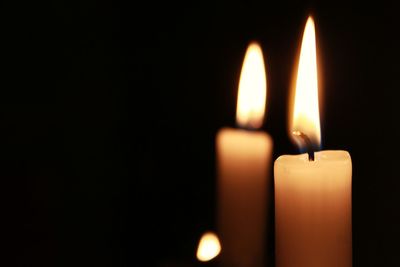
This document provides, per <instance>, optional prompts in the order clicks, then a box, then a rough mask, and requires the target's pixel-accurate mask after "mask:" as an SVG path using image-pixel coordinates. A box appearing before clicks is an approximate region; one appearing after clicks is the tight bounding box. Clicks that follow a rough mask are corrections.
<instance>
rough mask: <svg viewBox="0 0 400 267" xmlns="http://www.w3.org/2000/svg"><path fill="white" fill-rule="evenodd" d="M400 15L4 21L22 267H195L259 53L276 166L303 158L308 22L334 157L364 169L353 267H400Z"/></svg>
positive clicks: (252, 9)
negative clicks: (299, 89)
mask: <svg viewBox="0 0 400 267" xmlns="http://www.w3.org/2000/svg"><path fill="white" fill-rule="evenodd" d="M399 10H400V9H399V7H398V6H396V5H395V4H393V3H389V2H387V3H383V2H379V3H374V5H372V4H371V5H369V6H368V5H366V4H365V3H364V4H362V5H356V4H349V3H345V2H342V3H341V2H334V1H329V2H327V3H324V4H321V3H318V2H316V1H306V2H296V1H292V2H280V4H277V3H275V2H270V1H215V2H212V1H210V2H209V3H206V2H198V3H186V4H184V5H180V4H173V3H168V4H162V5H160V4H158V3H156V2H151V3H150V2H149V3H148V4H145V5H140V6H139V5H138V4H135V3H134V1H131V3H122V2H107V1H82V2H80V3H71V2H70V1H56V2H53V3H51V2H49V3H38V2H36V1H31V2H29V3H21V2H18V3H7V4H4V7H3V8H2V10H1V16H0V17H1V29H2V30H1V32H2V35H1V42H2V44H3V48H2V50H1V55H2V57H1V60H0V61H1V63H0V64H1V65H2V69H3V70H2V72H1V74H2V75H1V80H2V82H1V86H0V177H1V181H2V183H1V184H2V186H1V187H2V189H3V190H2V191H4V193H3V194H2V196H4V200H3V201H2V202H3V204H4V208H3V209H2V210H3V212H2V221H3V222H6V227H4V230H5V232H7V233H8V234H9V236H10V238H9V239H8V238H7V239H5V238H4V239H3V238H2V239H3V241H4V243H5V245H6V246H7V247H8V249H9V250H10V253H8V255H9V256H10V260H11V263H12V264H8V266H157V265H160V264H161V263H162V262H166V261H185V262H190V261H193V258H194V253H195V248H196V245H197V241H198V238H199V237H200V235H201V233H202V232H203V231H205V230H208V229H215V222H214V220H215V216H214V215H215V214H214V213H215V200H216V197H215V150H214V145H215V144H214V141H215V134H216V132H217V131H218V129H219V128H221V127H223V126H234V125H235V122H234V118H235V106H236V95H237V86H238V81H239V73H240V68H241V64H242V61H243V56H244V52H245V49H246V46H247V44H248V43H249V41H251V40H258V41H259V42H260V43H261V44H262V47H263V51H264V54H265V58H266V62H267V63H266V64H267V73H268V74H267V75H268V83H269V86H268V99H267V117H266V122H265V126H264V130H265V131H268V132H269V133H270V134H271V135H272V137H273V138H274V143H275V150H274V159H275V158H276V157H278V156H279V155H282V154H290V153H297V150H296V148H295V147H294V146H293V145H292V144H291V143H290V141H289V139H288V137H287V130H286V120H287V110H288V107H287V102H288V101H287V98H288V96H287V93H288V88H289V85H290V82H291V78H292V76H291V74H292V71H293V68H294V62H295V59H296V58H297V56H298V54H297V50H298V46H299V45H300V38H301V35H302V32H303V28H304V23H305V21H306V18H307V15H308V14H309V13H312V14H314V16H315V20H316V26H317V42H318V46H319V53H318V57H319V60H320V62H319V63H320V69H319V71H320V72H319V75H320V79H321V81H322V84H323V86H322V87H321V90H323V92H324V93H323V99H321V100H320V101H321V120H322V121H321V125H322V127H323V128H322V135H323V147H324V148H325V149H345V150H348V151H349V152H350V153H351V155H352V159H353V172H354V174H353V242H354V246H353V247H354V251H353V256H354V266H363V267H364V266H398V265H399V263H398V261H399V260H398V242H399V240H400V229H399V225H400V210H399V207H398V205H399V203H400V179H399V178H400V177H399V174H398V173H397V171H396V170H397V168H395V167H396V166H398V161H399V156H398V151H399V136H400V132H399V126H398V123H399V118H398V117H399V115H400V114H399V111H398V106H399V104H398V103H399V98H398V96H399V93H398V90H399V89H398V88H399V77H400V75H399V74H400V73H399V62H400V56H399V55H400V53H399V49H400V42H399V36H400V32H399V26H400V22H399ZM270 220H271V222H272V221H273V220H272V218H270ZM272 244H273V242H271V241H270V244H269V246H268V255H269V256H273V245H272ZM7 251H8V250H7ZM271 261H273V258H271Z"/></svg>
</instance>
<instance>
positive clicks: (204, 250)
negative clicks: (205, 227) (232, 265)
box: [197, 232, 221, 261]
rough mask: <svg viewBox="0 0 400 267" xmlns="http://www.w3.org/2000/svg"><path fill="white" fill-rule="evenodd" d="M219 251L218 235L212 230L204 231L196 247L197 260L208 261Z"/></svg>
mask: <svg viewBox="0 0 400 267" xmlns="http://www.w3.org/2000/svg"><path fill="white" fill-rule="evenodd" d="M220 252H221V245H220V243H219V239H218V236H217V235H216V234H214V233H212V232H206V233H204V234H203V236H202V237H201V239H200V242H199V246H198V248H197V259H198V260H199V261H210V260H212V259H213V258H215V257H216V256H218V254H219V253H220Z"/></svg>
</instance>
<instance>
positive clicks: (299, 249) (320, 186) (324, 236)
mask: <svg viewBox="0 0 400 267" xmlns="http://www.w3.org/2000/svg"><path fill="white" fill-rule="evenodd" d="M351 176H352V164H351V158H350V155H349V153H348V152H346V151H321V152H316V153H315V161H309V160H308V155H307V154H302V155H289V156H281V157H279V158H278V159H277V160H276V161H275V165H274V177H275V234H276V235H275V245H276V266H277V267H321V266H324V267H337V266H341V267H350V266H352V229H351V228H352V226H351Z"/></svg>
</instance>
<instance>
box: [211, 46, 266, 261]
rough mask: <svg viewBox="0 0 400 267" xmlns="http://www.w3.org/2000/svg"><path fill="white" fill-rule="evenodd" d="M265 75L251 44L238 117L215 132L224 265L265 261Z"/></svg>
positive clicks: (259, 53)
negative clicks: (261, 129)
mask: <svg viewBox="0 0 400 267" xmlns="http://www.w3.org/2000/svg"><path fill="white" fill-rule="evenodd" d="M266 86H267V82H266V74H265V67H264V59H263V54H262V51H261V47H260V46H259V45H258V44H257V43H251V44H250V45H249V47H248V49H247V52H246V55H245V59H244V62H243V67H242V72H241V76H240V82H239V92H238V103H237V114H236V121H237V124H238V125H239V127H240V128H241V129H231V128H224V129H221V130H220V131H219V132H218V134H217V139H216V149H217V161H218V162H217V165H218V200H219V202H218V230H219V235H220V238H221V245H222V252H221V259H220V260H221V263H222V266H229V267H249V266H252V267H258V266H264V259H263V258H264V254H265V253H264V250H265V234H266V232H265V229H266V216H267V215H266V212H267V190H268V186H269V181H270V180H269V175H268V172H269V170H270V160H271V152H272V139H271V138H270V136H269V135H268V134H267V133H265V132H262V131H258V130H257V129H259V128H260V127H261V126H262V124H263V120H264V113H265V101H266Z"/></svg>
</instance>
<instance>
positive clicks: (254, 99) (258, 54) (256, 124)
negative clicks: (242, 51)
mask: <svg viewBox="0 0 400 267" xmlns="http://www.w3.org/2000/svg"><path fill="white" fill-rule="evenodd" d="M266 96H267V79H266V77H265V67H264V59H263V54H262V50H261V47H260V45H259V44H257V43H251V44H250V45H249V47H248V48H247V51H246V55H245V57H244V61H243V67H242V72H241V74H240V82H239V93H238V101H237V111H236V122H237V123H238V125H239V126H241V127H246V128H252V129H254V128H260V127H261V125H262V122H263V120H264V112H265V99H266Z"/></svg>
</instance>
